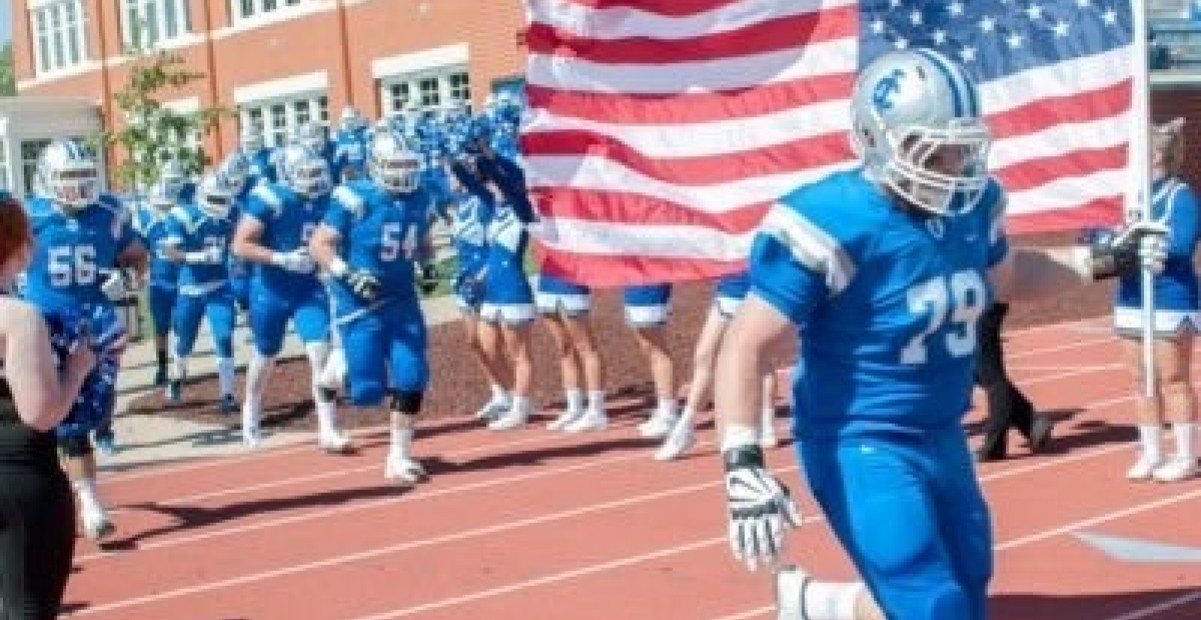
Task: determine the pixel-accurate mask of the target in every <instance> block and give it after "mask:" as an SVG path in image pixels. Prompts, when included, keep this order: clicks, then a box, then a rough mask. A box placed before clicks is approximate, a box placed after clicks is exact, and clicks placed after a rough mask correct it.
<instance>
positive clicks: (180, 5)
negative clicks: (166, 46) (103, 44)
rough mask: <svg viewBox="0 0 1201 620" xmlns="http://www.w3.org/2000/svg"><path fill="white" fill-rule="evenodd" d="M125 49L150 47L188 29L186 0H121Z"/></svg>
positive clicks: (177, 35)
mask: <svg viewBox="0 0 1201 620" xmlns="http://www.w3.org/2000/svg"><path fill="white" fill-rule="evenodd" d="M121 9H122V10H121V16H122V21H121V36H122V40H123V41H124V42H125V47H126V49H130V50H134V49H151V48H153V47H155V46H156V45H158V44H159V43H163V42H166V41H170V40H172V39H176V38H179V37H182V36H183V35H185V34H187V33H188V30H189V29H190V27H189V20H188V2H187V0H121Z"/></svg>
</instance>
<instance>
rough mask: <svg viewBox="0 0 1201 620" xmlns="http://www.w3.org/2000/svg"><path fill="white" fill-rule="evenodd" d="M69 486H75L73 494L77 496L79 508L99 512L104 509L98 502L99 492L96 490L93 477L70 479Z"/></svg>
mask: <svg viewBox="0 0 1201 620" xmlns="http://www.w3.org/2000/svg"><path fill="white" fill-rule="evenodd" d="M71 486H73V487H75V494H76V495H77V496H79V508H80V510H82V511H88V512H101V511H103V510H104V506H103V505H101V503H100V497H99V494H98V493H97V492H96V479H95V478H80V479H78V480H72V481H71Z"/></svg>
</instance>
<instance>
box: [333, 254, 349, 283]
mask: <svg viewBox="0 0 1201 620" xmlns="http://www.w3.org/2000/svg"><path fill="white" fill-rule="evenodd" d="M348 271H350V267H347V266H346V261H344V260H342V257H341V256H335V257H334V259H333V260H331V261H330V262H329V273H330V275H332V276H334V277H335V278H341V277H345V276H346V272H348Z"/></svg>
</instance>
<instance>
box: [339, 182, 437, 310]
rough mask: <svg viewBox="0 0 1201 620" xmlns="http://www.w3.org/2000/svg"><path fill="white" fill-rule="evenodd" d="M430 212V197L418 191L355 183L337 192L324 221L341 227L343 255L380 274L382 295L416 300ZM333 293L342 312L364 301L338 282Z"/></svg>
mask: <svg viewBox="0 0 1201 620" xmlns="http://www.w3.org/2000/svg"><path fill="white" fill-rule="evenodd" d="M428 214H429V195H428V194H426V193H424V192H422V191H420V190H418V191H415V192H411V193H407V194H391V193H389V192H385V191H383V190H381V189H379V188H378V187H376V186H375V185H374V184H372V183H370V182H368V181H352V182H350V183H344V184H342V185H339V186H338V187H337V188H336V189H335V190H334V193H333V195H332V200H331V201H330V207H329V210H328V211H327V212H326V214H325V220H324V223H325V225H326V226H329V227H330V228H332V229H334V230H336V231H338V234H339V236H340V237H341V239H342V242H341V248H340V252H339V254H340V255H341V256H342V259H343V260H345V261H346V264H347V265H349V266H350V268H352V269H359V270H363V271H366V272H368V273H370V274H372V275H374V276H375V277H376V278H378V279H379V281H380V284H381V285H382V286H381V288H382V296H383V297H387V298H393V299H399V300H412V301H413V303H416V298H417V290H416V288H415V286H414V282H413V274H414V269H413V264H414V262H415V261H417V260H420V259H422V258H423V255H422V253H423V251H424V250H423V247H424V245H425V239H426V238H427V237H428V235H429V217H428ZM331 291H332V293H333V295H334V299H335V301H336V303H337V309H338V314H339V316H341V315H343V314H345V313H346V312H348V311H352V310H354V309H357V308H360V307H362V306H364V305H365V304H364V302H363V300H362V299H361V298H359V297H358V296H357V295H355V294H354V293H352V292H351V291H350V289H349V288H347V287H346V285H345V284H344V283H343V282H342V281H340V280H334V282H333V284H332V286H331Z"/></svg>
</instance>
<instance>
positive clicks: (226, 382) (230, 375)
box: [217, 357, 234, 396]
mask: <svg viewBox="0 0 1201 620" xmlns="http://www.w3.org/2000/svg"><path fill="white" fill-rule="evenodd" d="M217 383H218V384H219V385H220V386H221V395H222V396H230V395H233V393H234V360H233V358H232V357H218V358H217Z"/></svg>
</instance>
